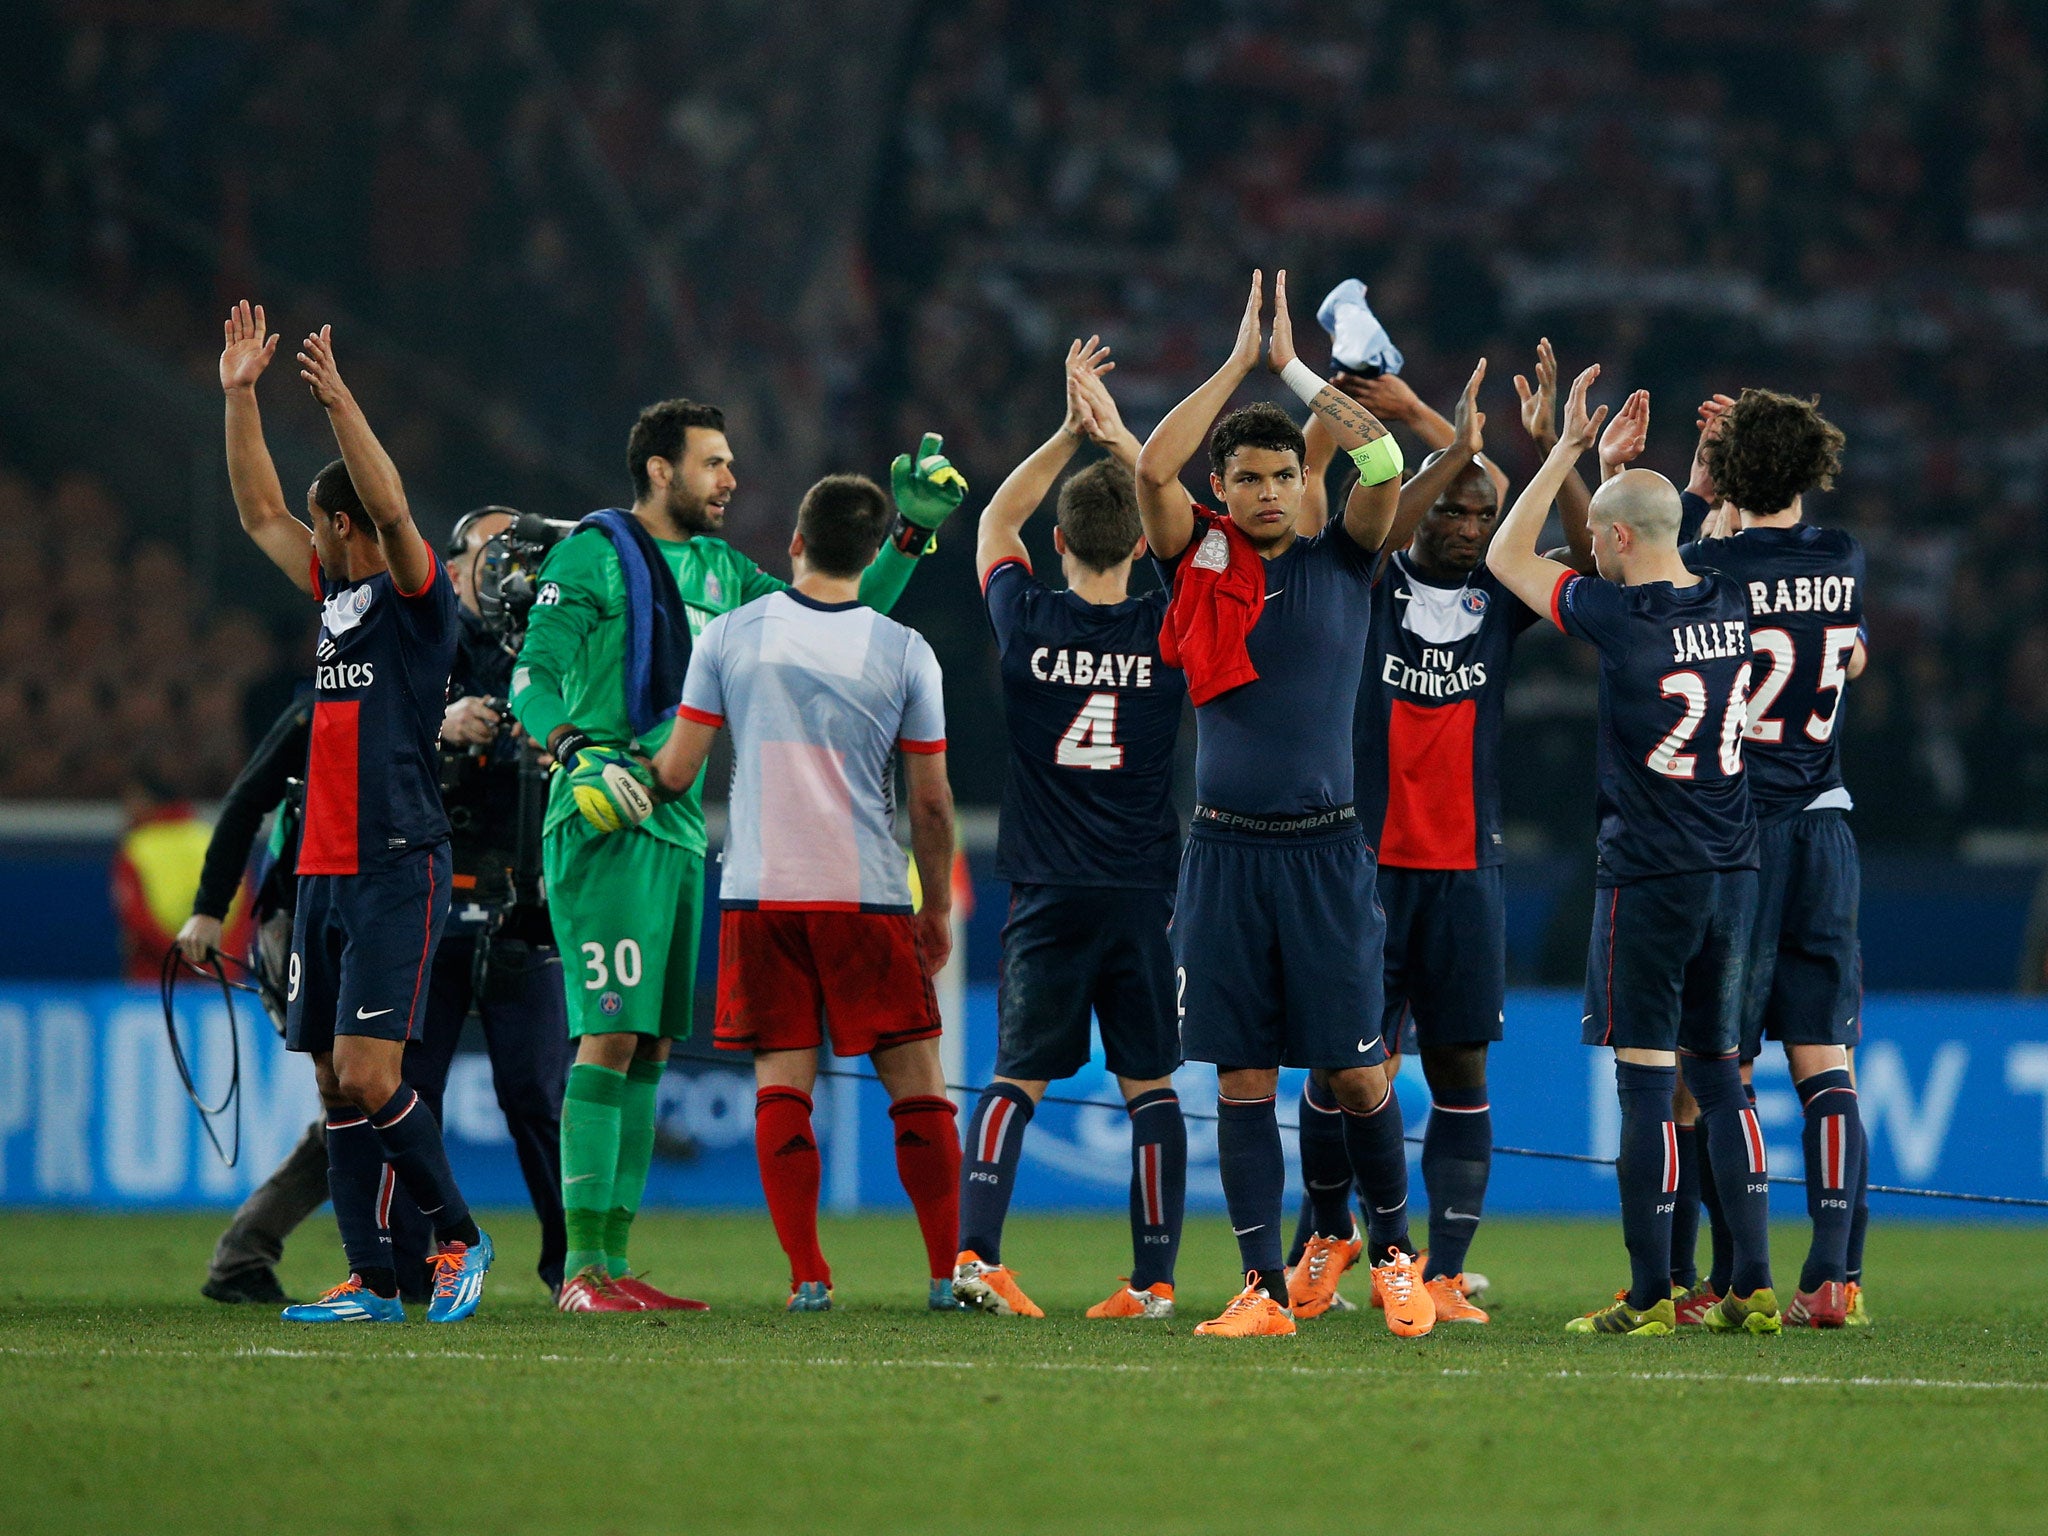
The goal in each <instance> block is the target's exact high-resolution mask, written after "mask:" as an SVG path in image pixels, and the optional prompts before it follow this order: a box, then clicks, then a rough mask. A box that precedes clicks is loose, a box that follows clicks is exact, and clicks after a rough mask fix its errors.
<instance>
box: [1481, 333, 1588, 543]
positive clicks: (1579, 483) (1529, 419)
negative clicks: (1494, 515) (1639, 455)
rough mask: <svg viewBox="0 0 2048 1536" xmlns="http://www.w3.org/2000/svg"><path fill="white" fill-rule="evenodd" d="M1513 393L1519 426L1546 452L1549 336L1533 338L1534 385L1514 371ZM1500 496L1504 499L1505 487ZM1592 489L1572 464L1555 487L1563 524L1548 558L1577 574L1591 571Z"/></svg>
mask: <svg viewBox="0 0 2048 1536" xmlns="http://www.w3.org/2000/svg"><path fill="white" fill-rule="evenodd" d="M1515 393H1516V394H1517V395H1519V396H1520V397H1521V401H1522V430H1523V431H1524V432H1527V433H1528V434H1529V440H1530V441H1531V442H1533V443H1534V444H1535V445H1536V446H1537V447H1538V448H1539V449H1541V450H1542V451H1543V453H1544V454H1545V455H1546V456H1547V455H1548V454H1549V452H1550V450H1551V449H1553V448H1555V447H1556V446H1557V354H1556V353H1555V352H1554V351H1552V350H1551V346H1550V338H1549V337H1548V336H1543V337H1539V338H1538V339H1537V342H1536V387H1535V388H1534V389H1531V388H1530V387H1529V381H1528V379H1527V378H1525V377H1524V376H1523V375H1521V374H1519V373H1518V374H1516V375H1515ZM1501 499H1502V500H1503V501H1505V500H1506V499H1507V492H1506V490H1505V489H1503V490H1502V492H1501ZM1592 517H1593V493H1592V492H1591V491H1589V490H1587V489H1586V482H1585V481H1584V480H1583V479H1582V478H1580V475H1579V471H1578V469H1577V467H1576V466H1574V467H1573V469H1572V471H1571V473H1570V474H1568V475H1566V476H1565V477H1564V484H1563V485H1561V486H1559V487H1558V490H1557V520H1558V521H1559V522H1560V523H1561V524H1563V526H1564V543H1565V547H1564V548H1563V549H1553V550H1551V551H1550V558H1551V559H1553V560H1557V561H1559V562H1561V563H1563V564H1565V565H1568V566H1570V567H1571V568H1572V569H1573V570H1575V571H1577V572H1579V573H1580V574H1581V575H1591V574H1592V572H1593V524H1592Z"/></svg>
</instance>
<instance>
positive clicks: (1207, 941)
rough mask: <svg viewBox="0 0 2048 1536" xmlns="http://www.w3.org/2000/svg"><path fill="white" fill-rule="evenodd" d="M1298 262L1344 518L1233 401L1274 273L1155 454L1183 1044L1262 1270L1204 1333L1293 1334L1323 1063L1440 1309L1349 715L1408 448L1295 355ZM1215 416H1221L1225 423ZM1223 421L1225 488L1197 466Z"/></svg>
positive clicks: (1248, 1268) (1148, 464)
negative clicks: (1302, 1120) (1386, 1000)
mask: <svg viewBox="0 0 2048 1536" xmlns="http://www.w3.org/2000/svg"><path fill="white" fill-rule="evenodd" d="M1286 281H1287V280H1286V274H1285V273H1284V272H1283V273H1280V274H1278V275H1277V277H1276V279H1275V282H1274V292H1273V297H1274V309H1273V332H1272V341H1271V346H1270V348H1268V349H1265V350H1266V351H1267V362H1268V365H1269V366H1270V367H1271V368H1272V370H1273V371H1274V372H1275V373H1278V374H1279V375H1280V376H1281V378H1282V380H1283V381H1284V382H1285V383H1286V384H1287V385H1288V386H1289V388H1291V389H1293V390H1294V392H1295V393H1296V394H1297V395H1298V396H1300V397H1301V398H1302V399H1303V400H1304V401H1306V402H1307V403H1308V404H1309V407H1310V409H1312V410H1314V411H1315V412H1316V413H1317V414H1318V415H1320V416H1322V417H1323V418H1324V419H1325V421H1327V422H1328V424H1329V426H1330V430H1331V433H1332V435H1333V436H1334V437H1335V438H1336V440H1337V445H1338V446H1339V447H1340V448H1342V449H1344V450H1345V451H1346V452H1347V453H1349V454H1350V455H1351V457H1352V459H1353V460H1354V462H1356V463H1357V465H1358V468H1359V483H1358V485H1357V486H1356V487H1355V488H1354V489H1353V490H1352V492H1351V495H1350V498H1349V500H1348V501H1347V503H1346V505H1345V509H1344V515H1343V517H1342V518H1341V519H1340V520H1338V521H1336V522H1334V523H1332V524H1331V526H1330V527H1329V528H1328V529H1326V530H1325V531H1324V532H1323V533H1321V534H1319V535H1317V536H1316V537H1314V538H1306V539H1304V538H1302V537H1300V536H1299V534H1298V532H1297V530H1296V526H1295V523H1296V519H1297V517H1298V516H1299V515H1300V511H1301V498H1302V491H1303V480H1302V459H1303V447H1304V445H1303V441H1302V436H1301V430H1300V428H1298V427H1297V426H1295V424H1294V422H1293V420H1292V419H1291V418H1290V417H1289V416H1288V415H1287V414H1286V412H1284V411H1281V410H1279V409H1278V408H1276V407H1274V406H1272V405H1268V404H1258V405H1252V406H1247V407H1245V408H1244V409H1242V410H1239V411H1234V412H1232V413H1230V414H1229V415H1227V416H1224V417H1223V419H1222V420H1221V421H1217V419H1216V418H1217V416H1218V414H1219V413H1220V412H1221V411H1222V410H1223V408H1224V406H1225V405H1226V404H1228V402H1229V400H1230V397H1231V395H1232V394H1233V393H1234V392H1235V391H1236V390H1237V388H1238V386H1239V385H1241V384H1242V383H1243V382H1244V381H1245V379H1246V378H1247V377H1248V376H1249V375H1250V374H1251V372H1252V370H1253V369H1254V368H1255V367H1257V366H1258V362H1259V354H1260V352H1261V350H1262V347H1261V337H1260V329H1261V327H1260V310H1261V307H1262V293H1261V279H1260V277H1259V275H1258V274H1257V273H1254V274H1253V277H1252V284H1251V293H1250V295H1249V297H1248V298H1247V300H1246V303H1245V309H1244V315H1243V318H1242V319H1241V321H1240V322H1239V326H1238V333H1237V341H1236V344H1235V346H1234V347H1233V348H1232V350H1231V354H1230V358H1229V360H1228V361H1227V362H1226V363H1225V364H1224V365H1223V366H1222V367H1221V368H1220V369H1218V370H1217V372H1216V373H1215V375H1214V376H1213V377H1211V378H1210V379H1209V380H1208V382H1207V383H1205V384H1203V385H1202V386H1201V387H1200V388H1199V389H1197V390H1196V391H1195V392H1194V393H1193V394H1192V395H1190V396H1188V398H1187V399H1185V400H1183V401H1182V402H1181V403H1180V404H1179V405H1177V406H1175V407H1174V408H1173V410H1171V411H1170V412H1168V413H1167V416H1166V419H1165V420H1164V421H1162V422H1161V423H1160V424H1159V427H1158V429H1157V430H1156V431H1154V432H1153V434H1152V437H1151V439H1150V440H1149V441H1148V442H1147V443H1146V444H1145V447H1144V449H1143V450H1142V451H1141V452H1140V454H1139V456H1138V472H1137V483H1138V508H1139V511H1140V512H1141V513H1142V515H1143V519H1144V527H1145V537H1146V540H1147V542H1148V543H1149V544H1150V545H1151V547H1152V550H1153V552H1154V554H1155V555H1156V556H1157V558H1158V559H1159V560H1160V561H1161V562H1162V563H1163V564H1164V565H1165V566H1166V567H1167V568H1169V569H1170V570H1171V571H1172V572H1173V577H1174V595H1173V599H1172V602H1171V604H1170V605H1169V608H1168V613H1167V619H1166V630H1165V634H1166V636H1167V638H1168V640H1169V645H1168V646H1167V648H1166V651H1165V654H1166V656H1167V658H1168V659H1169V660H1174V661H1176V663H1177V664H1178V665H1180V666H1182V667H1183V669H1184V670H1185V671H1186V672H1187V674H1188V688H1189V697H1190V698H1191V700H1192V701H1193V702H1194V704H1195V725H1196V749H1195V796H1196V801H1197V805H1196V809H1195V819H1194V823H1193V825H1192V827H1191V828H1190V831H1189V839H1188V847H1187V851H1186V853H1185V854H1184V855H1183V857H1182V860H1181V869H1180V882H1179V887H1178V890H1177V893H1176V895H1175V898H1174V924H1173V941H1174V958H1175V960H1176V962H1177V967H1178V971H1177V981H1178V984H1179V989H1180V1002H1181V1047H1182V1050H1183V1052H1184V1053H1185V1054H1186V1055H1187V1056H1188V1057H1189V1058H1191V1059H1193V1060H1196V1061H1209V1062H1214V1063H1215V1064H1216V1069H1217V1088H1218V1101H1217V1118H1218V1125H1217V1136H1216V1141H1217V1156H1218V1160H1219V1162H1220V1165H1221V1172H1222V1176H1223V1192H1224V1196H1225V1199H1226V1200H1227V1202H1228V1204H1229V1209H1230V1224H1231V1228H1232V1230H1233V1231H1234V1232H1235V1234H1236V1236H1237V1239H1238V1251H1239V1256H1240V1258H1241V1260H1242V1263H1243V1267H1244V1273H1245V1283H1244V1288H1243V1290H1242V1291H1241V1292H1239V1294H1238V1295H1237V1297H1236V1298H1235V1299H1234V1300H1232V1302H1231V1303H1230V1305H1229V1306H1228V1307H1227V1308H1226V1309H1225V1310H1224V1312H1223V1313H1222V1315H1221V1316H1219V1317H1216V1318H1214V1319H1212V1320H1210V1321H1209V1322H1205V1323H1203V1324H1201V1325H1200V1326H1199V1327H1198V1328H1197V1330H1196V1331H1197V1332H1198V1333H1204V1334H1208V1335H1211V1336H1224V1337H1254V1336H1273V1335H1285V1334H1291V1333H1293V1332H1294V1318H1293V1315H1292V1314H1291V1313H1290V1312H1289V1311H1288V1309H1287V1290H1286V1279H1285V1275H1284V1273H1283V1270H1282V1257H1283V1255H1282V1251H1281V1241H1282V1233H1281V1201H1282V1197H1283V1194H1284V1186H1285V1182H1286V1162H1285V1159H1284V1157H1283V1154H1282V1151H1281V1145H1280V1124H1279V1119H1278V1117H1277V1115H1276V1113H1275V1104H1274V1095H1275V1092H1276V1090H1277V1087H1278V1082H1279V1072H1280V1068H1281V1067H1282V1066H1283V1065H1285V1066H1296V1067H1307V1068H1309V1069H1311V1070H1312V1071H1313V1072H1315V1073H1316V1074H1318V1076H1319V1077H1321V1078H1322V1079H1323V1081H1324V1082H1325V1083H1326V1084H1327V1085H1328V1087H1329V1089H1330V1091H1331V1092H1332V1093H1333V1094H1334V1096H1335V1097H1336V1099H1337V1102H1338V1104H1339V1105H1340V1106H1341V1108H1342V1111H1343V1115H1344V1139H1345V1146H1346V1149H1347V1150H1348V1151H1349V1153H1350V1155H1351V1161H1352V1167H1353V1171H1354V1173H1355V1175H1356V1177H1357V1179H1358V1183H1359V1186H1360V1188H1361V1189H1362V1190H1363V1192H1364V1195H1365V1201H1366V1207H1367V1218H1368V1227H1367V1244H1368V1246H1369V1248H1370V1249H1371V1252H1372V1255H1373V1257H1374V1258H1375V1259H1383V1260H1384V1262H1383V1263H1382V1264H1380V1265H1378V1266H1377V1267H1376V1268H1375V1271H1374V1275H1375V1283H1376V1285H1379V1286H1380V1287H1381V1289H1382V1291H1383V1294H1384V1296H1385V1299H1386V1303H1387V1309H1386V1315H1387V1322H1388V1326H1389V1327H1390V1328H1391V1329H1393V1331H1395V1332H1397V1333H1402V1334H1409V1335H1415V1334H1422V1333H1427V1332H1428V1331H1429V1329H1430V1327H1431V1326H1432V1325H1433V1323H1434V1320H1435V1313H1434V1311H1433V1309H1432V1308H1431V1305H1430V1300H1429V1295H1428V1292H1427V1291H1426V1290H1425V1288H1424V1287H1423V1285H1422V1277H1421V1273H1420V1271H1419V1269H1418V1268H1417V1266H1416V1264H1415V1261H1414V1255H1415V1249H1414V1246H1413V1244H1412V1243H1411V1242H1410V1241H1409V1239H1408V1225H1407V1205H1408V1160H1407V1154H1406V1150H1405V1148H1404V1146H1403V1143H1402V1136H1401V1109H1400V1103H1399V1101H1398V1100H1397V1099H1396V1098H1395V1097H1394V1091H1393V1080H1392V1077H1391V1075H1390V1074H1389V1073H1388V1070H1387V1066H1386V1057H1387V1053H1386V1047H1385V1045H1384V1044H1383V1043H1382V1041H1381V1039H1380V1034H1379V1031H1378V1029H1377V1028H1375V1027H1373V1025H1372V1023H1370V1022H1365V1021H1376V1020H1377V1019H1378V1018H1379V1015H1380V1007H1381V975H1380V970H1381V951H1382V948H1383V945H1384V938H1385V922H1384V919H1383V917H1382V916H1381V913H1380V910H1379V903H1378V901H1377V900H1376V899H1375V897H1374V895H1373V857H1372V850H1371V848H1370V847H1369V846H1368V845H1367V843H1366V840H1365V836H1364V833H1363V832H1362V831H1361V830H1360V828H1359V825H1358V813H1357V809H1356V807H1355V806H1354V805H1353V803H1352V744H1351V723H1352V713H1353V709H1354V707H1355V705H1356V702H1357V697H1358V677H1359V669H1360V667H1361V666H1362V665H1363V662H1364V657H1365V649H1366V640H1367V630H1368V627H1369V624H1370V620H1371V613H1372V586H1371V582H1372V565H1373V560H1374V557H1375V556H1376V555H1377V554H1378V552H1379V550H1380V547H1381V545H1382V544H1383V543H1384V542H1385V540H1386V536H1387V531H1388V529H1389V527H1390V526H1391V525H1392V522H1393V518H1394V512H1395V506H1396V502H1397V500H1398V498H1399V495H1400V476H1401V455H1400V450H1399V448H1398V447H1397V446H1396V445H1395V443H1394V440H1393V438H1392V437H1391V436H1389V435H1388V433H1387V430H1386V428H1385V427H1384V426H1382V425H1381V424H1380V423H1379V422H1378V421H1377V420H1376V419H1375V418H1374V417H1373V416H1372V414H1371V413H1370V412H1369V411H1366V410H1365V409H1364V408H1363V407H1361V406H1359V405H1358V404H1357V403H1356V402H1355V401H1353V400H1352V399H1350V398H1349V397H1348V396H1346V395H1344V394H1343V393H1341V392H1340V391H1338V390H1337V389H1335V388H1332V387H1331V386H1330V385H1328V384H1326V383H1325V382H1324V381H1323V380H1322V379H1321V378H1319V377H1318V376H1317V375H1316V374H1315V373H1314V372H1313V371H1312V370H1311V369H1309V368H1308V367H1307V366H1306V365H1305V364H1303V363H1302V362H1301V360H1300V359H1299V358H1298V357H1296V356H1295V352H1294V330H1293V324H1292V322H1291V320H1290V318H1289V315H1288V312H1287V287H1286ZM1212 423H1213V424H1214V430H1213V432H1212V431H1211V424H1212ZM1205 436H1206V437H1207V438H1208V443H1209V460H1210V476H1209V485H1210V490H1211V491H1212V493H1213V494H1214V495H1215V496H1217V497H1218V498H1219V499H1220V500H1221V501H1222V503H1223V505H1224V508H1225V511H1223V512H1220V513H1219V512H1216V511H1212V510H1210V509H1209V508H1207V507H1198V506H1197V505H1196V503H1195V502H1194V501H1193V499H1192V498H1190V497H1189V495H1188V493H1187V491H1186V490H1185V489H1184V488H1183V487H1182V485H1181V483H1180V478H1179V477H1180V473H1181V469H1182V467H1183V466H1184V465H1185V464H1186V463H1187V461H1188V459H1189V458H1191V457H1192V456H1193V454H1194V452H1195V450H1196V449H1197V448H1199V447H1200V446H1201V445H1202V441H1203V439H1204V437H1205Z"/></svg>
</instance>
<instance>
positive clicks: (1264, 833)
mask: <svg viewBox="0 0 2048 1536" xmlns="http://www.w3.org/2000/svg"><path fill="white" fill-rule="evenodd" d="M1195 825H1196V826H1197V827H1214V828H1216V829H1217V830H1218V831H1219V832H1245V833H1249V834H1251V835H1252V836H1254V837H1315V836H1317V835H1319V834H1322V833H1329V832H1341V831H1343V830H1344V829H1345V828H1346V827H1355V826H1357V825H1358V807H1357V806H1355V805H1339V806H1333V807H1331V808H1330V809H1329V810H1327V811H1304V812H1302V813H1301V814H1300V815H1298V816H1277V815H1272V816H1246V815H1243V814H1242V813H1240V812H1237V811H1226V810H1224V809H1223V808H1222V807H1221V806H1215V805H1197V806H1196V807H1195Z"/></svg>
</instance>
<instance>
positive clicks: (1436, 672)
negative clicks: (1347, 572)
mask: <svg viewBox="0 0 2048 1536" xmlns="http://www.w3.org/2000/svg"><path fill="white" fill-rule="evenodd" d="M1375 586H1376V591H1375V594H1374V599H1375V600H1374V603H1373V615H1372V648H1371V650H1369V651H1368V652H1367V653H1366V658H1365V675H1364V677H1363V679H1362V680H1361V682H1360V685H1359V690H1358V720H1357V725H1356V729H1355V730H1354V732H1353V741H1354V742H1355V744H1356V746H1357V752H1358V819H1359V822H1360V824H1361V825H1363V826H1364V828H1365V835H1366V836H1367V837H1368V838H1370V839H1371V840H1372V841H1373V843H1374V844H1375V846H1377V848H1378V849H1379V858H1380V863H1382V864H1390V865H1394V866H1396V867H1399V868H1404V869H1480V868H1485V867H1487V866H1489V865H1494V864H1498V863H1500V862H1501V860H1502V859H1503V858H1504V857H1505V856H1506V849H1505V847H1504V845H1503V842H1502V837H1501V818H1500V739H1501V711H1502V706H1503V702H1504V700H1505V699H1506V697H1507V686H1508V676H1507V674H1508V657H1509V655H1510V654H1511V653H1512V652H1513V651H1514V648H1515V639H1516V637H1517V636H1518V635H1520V634H1521V633H1522V631H1523V630H1525V629H1527V628H1528V627H1529V626H1530V625H1531V624H1534V623H1535V622H1536V614H1535V613H1534V611H1532V610H1531V609H1530V608H1529V606H1528V605H1527V604H1526V603H1524V602H1522V601H1521V600H1520V599H1519V598H1517V597H1516V596H1515V595H1514V594H1513V593H1512V592H1510V591H1508V589H1507V588H1506V587H1504V586H1502V585H1501V583H1500V579H1499V578H1498V577H1497V576H1495V575H1494V574H1493V573H1492V572H1491V571H1489V570H1488V569H1487V568H1486V567H1485V566H1483V565H1482V566H1480V567H1478V568H1477V569H1476V570H1474V571H1472V572H1471V573H1470V574H1469V575H1468V576H1466V577H1465V579H1464V580H1463V581H1460V582H1456V583H1450V584H1446V583H1442V582H1434V581H1428V580H1425V579H1424V578H1423V577H1421V576H1419V575H1417V574H1416V572H1415V569H1414V567H1413V566H1412V565H1410V564H1409V561H1408V557H1407V555H1406V554H1397V555H1395V556H1394V557H1393V559H1391V560H1389V561H1388V562H1387V563H1386V565H1385V566H1384V567H1383V568H1382V570H1381V573H1380V579H1379V581H1378V582H1377V583H1375Z"/></svg>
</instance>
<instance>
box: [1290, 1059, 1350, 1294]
mask: <svg viewBox="0 0 2048 1536" xmlns="http://www.w3.org/2000/svg"><path fill="white" fill-rule="evenodd" d="M1299 1115H1300V1118H1299V1119H1298V1120H1297V1121H1296V1123H1297V1124H1298V1125H1299V1126H1300V1127H1301V1131H1300V1139H1301V1183H1302V1190H1303V1194H1304V1198H1305V1199H1306V1201H1307V1204H1308V1223H1309V1227H1310V1230H1311V1231H1312V1232H1315V1233H1320V1234H1321V1235H1322V1236H1324V1237H1349V1236H1350V1235H1351V1234H1352V1233H1353V1232H1354V1231H1355V1230H1357V1223H1356V1222H1354V1221H1353V1220H1352V1218H1351V1155H1350V1154H1349V1153H1348V1152H1346V1151H1345V1149H1344V1111H1343V1110H1342V1109H1340V1108H1339V1107H1338V1105H1337V1096H1336V1095H1335V1094H1333V1093H1332V1092H1330V1090H1329V1087H1328V1085H1327V1084H1322V1083H1318V1082H1317V1081H1316V1080H1315V1078H1314V1077H1310V1078H1309V1080H1308V1081H1307V1082H1306V1083H1304V1084H1303V1085H1302V1089H1301V1107H1300V1110H1299ZM1306 1242H1307V1238H1306V1237H1305V1236H1304V1237H1303V1243H1304V1244H1306ZM1295 1262H1296V1263H1299V1262H1300V1259H1299V1257H1298V1256H1297V1258H1296V1260H1295Z"/></svg>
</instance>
